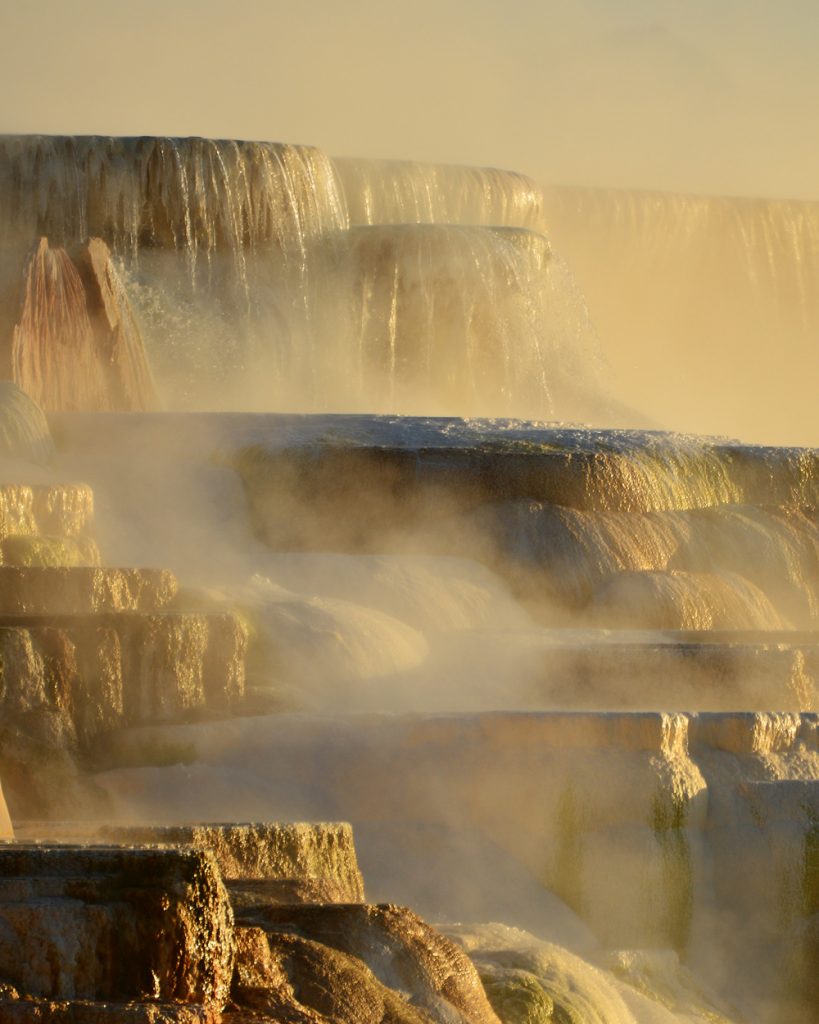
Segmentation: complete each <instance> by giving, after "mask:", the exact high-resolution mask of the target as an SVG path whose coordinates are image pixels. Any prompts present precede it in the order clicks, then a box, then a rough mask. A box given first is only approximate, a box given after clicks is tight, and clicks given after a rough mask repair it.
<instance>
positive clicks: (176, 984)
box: [0, 844, 234, 1020]
mask: <svg viewBox="0 0 819 1024" xmlns="http://www.w3.org/2000/svg"><path fill="white" fill-rule="evenodd" d="M0 925H1V926H0V979H2V980H3V981H4V982H6V983H8V984H10V985H12V986H13V987H14V988H15V989H17V990H18V991H19V992H22V993H25V994H27V995H32V996H35V997H39V998H42V999H56V1000H77V999H78V1000H91V1001H94V1002H112V1001H113V1002H124V1001H127V1000H146V999H156V1000H160V1001H162V1000H164V1001H179V1002H181V1003H193V1004H198V1005H200V1006H204V1007H205V1008H207V1009H212V1010H219V1009H221V1007H222V1006H223V1005H224V1003H225V1001H226V1000H227V997H228V992H229V986H230V981H231V976H232V970H233V957H234V949H233V913H232V910H231V907H230V902H229V900H228V896H227V892H226V890H225V888H224V885H223V883H222V880H221V878H220V875H219V871H218V868H217V866H216V863H215V861H214V859H213V858H212V857H211V856H210V855H209V854H208V853H207V852H205V851H202V850H192V849H190V848H187V849H185V848H180V849H176V850H171V849H156V848H142V849H140V848H136V847H131V848H128V847H73V846H49V845H32V844H8V845H3V846H0ZM57 1019H59V1018H57ZM66 1019H69V1020H70V1019H72V1018H71V1017H68V1018H66ZM89 1019H93V1018H89ZM109 1019H110V1018H109Z"/></svg>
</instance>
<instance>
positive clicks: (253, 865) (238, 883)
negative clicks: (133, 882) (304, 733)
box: [17, 821, 364, 905]
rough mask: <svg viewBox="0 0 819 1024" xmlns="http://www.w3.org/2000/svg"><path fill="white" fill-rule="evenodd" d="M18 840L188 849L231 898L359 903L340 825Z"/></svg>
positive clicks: (26, 833)
mask: <svg viewBox="0 0 819 1024" xmlns="http://www.w3.org/2000/svg"><path fill="white" fill-rule="evenodd" d="M17 834H18V837H19V838H25V839H38V840H43V839H52V840H53V839H57V840H60V841H71V842H95V843H96V842H103V843H123V844H126V845H137V846H139V845H147V844H159V845H163V846H164V845H168V846H177V845H187V846H192V847H194V848H195V849H200V850H208V851H210V852H211V853H212V854H213V855H214V857H215V858H216V863H217V864H218V866H219V870H220V872H221V874H222V877H223V878H224V879H225V881H226V882H227V883H228V886H229V889H230V891H231V898H232V899H233V897H234V892H235V893H238V894H239V896H240V899H241V900H242V902H244V903H245V904H247V905H263V904H266V903H300V902H318V903H321V902H328V903H330V902H334V903H356V902H362V901H363V899H364V881H363V879H362V877H361V872H360V870H359V867H358V860H357V857H356V850H355V842H354V839H353V829H352V826H351V825H349V824H347V823H346V822H318V823H313V822H309V823H307V822H297V823H293V824H283V823H278V822H276V823H253V824H233V823H231V824H203V825H103V826H100V825H98V824H95V823H93V822H87V823H82V822H47V821H41V822H35V821H29V822H24V823H22V824H21V825H19V826H18V831H17Z"/></svg>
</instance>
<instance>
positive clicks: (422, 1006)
mask: <svg viewBox="0 0 819 1024" xmlns="http://www.w3.org/2000/svg"><path fill="white" fill-rule="evenodd" d="M237 921H238V923H239V924H240V925H242V926H245V927H251V928H258V929H260V930H261V931H262V932H264V933H266V936H267V941H268V943H269V945H270V949H271V953H272V957H273V959H274V961H275V960H279V962H280V963H281V962H282V961H284V963H283V967H284V972H285V973H286V974H287V975H288V976H289V977H291V978H294V979H296V980H300V981H301V986H297V991H298V990H299V988H301V991H303V990H304V988H305V987H307V986H305V985H304V980H303V979H304V975H305V974H311V975H313V976H315V975H319V976H320V975H321V974H324V976H325V977H331V976H332V975H333V974H338V980H339V982H340V983H341V988H339V989H338V990H336V989H335V988H333V987H330V992H327V993H326V995H325V996H324V999H325V1002H324V1005H319V1006H315V1007H314V1008H315V1009H317V1010H319V1012H321V1013H324V1014H325V1015H326V1016H328V1017H330V1018H331V1019H332V1018H333V1017H334V1016H335V1014H336V1013H338V1006H337V1005H336V1004H335V1000H336V999H339V1001H343V1000H344V999H345V998H346V1000H349V999H350V998H351V996H352V995H353V994H354V990H355V987H356V985H359V984H361V985H362V988H361V991H360V993H359V998H361V1002H362V1004H363V1006H366V1005H367V998H366V992H367V989H368V988H373V986H372V983H371V981H370V978H371V977H374V978H375V979H377V981H378V982H380V986H386V987H388V988H391V989H395V990H397V991H398V992H402V993H405V994H406V999H407V1001H408V1003H409V1004H410V1006H409V1009H410V1010H412V1011H414V1012H413V1013H407V1014H406V1015H405V1016H396V1015H395V1010H394V1008H393V1007H390V1006H388V1005H385V1007H384V1009H383V1010H381V1011H380V1015H379V1012H378V1010H377V1009H376V1007H377V1006H378V1003H376V1004H375V1006H373V1008H372V1010H371V1011H370V1012H369V1013H367V1014H365V1015H362V1016H360V1017H359V1016H357V1015H354V1014H353V1013H349V1011H348V1015H346V1016H343V1017H341V1019H342V1020H355V1021H358V1020H359V1019H361V1020H365V1021H367V1020H373V1021H382V1020H395V1021H404V1020H406V1021H415V1020H427V1021H439V1022H441V1024H448V1022H450V1021H462V1022H466V1021H469V1022H474V1024H497V1021H498V1018H497V1017H496V1016H495V1014H494V1012H493V1010H492V1008H491V1007H490V1005H489V1002H488V1000H487V998H486V994H485V993H484V990H483V987H482V985H481V982H480V979H479V978H478V974H477V971H476V970H475V968H474V966H473V964H472V963H471V962H470V960H469V959H468V957H467V956H466V955H465V954H464V953H463V952H462V951H461V950H460V949H459V948H458V947H457V946H456V945H455V944H454V943H453V942H451V941H450V940H449V939H447V938H445V937H444V936H443V935H442V934H441V933H440V932H438V931H436V930H435V929H434V928H431V927H430V926H429V925H428V924H426V923H425V922H424V921H422V920H421V918H419V917H418V916H417V914H414V913H413V912H412V911H411V910H408V909H407V908H406V907H397V906H392V905H389V904H379V905H372V904H370V905H368V904H360V903H358V904H335V905H330V906H315V905H309V904H306V905H300V906H280V907H267V908H264V909H261V908H259V909H257V910H255V911H254V912H251V913H247V914H244V915H243V914H241V913H240V914H239V916H238V917H237ZM254 941H257V942H258V941H259V939H258V935H257V936H256V937H255V939H254ZM328 950H329V951H331V952H328ZM336 953H341V954H343V957H341V958H339V957H337V956H336V955H335V954H336ZM353 958H354V962H353V963H351V960H353ZM362 968H363V970H362ZM353 971H354V972H355V973H353ZM345 975H346V976H345ZM300 976H301V977H300ZM357 979H358V980H357ZM313 984H315V982H314V983H313ZM332 984H333V983H331V986H332ZM325 986H327V982H325V985H324V986H322V987H325ZM380 986H378V987H377V991H379V993H380V992H381V988H380ZM328 987H329V986H328ZM344 989H348V990H349V994H348V992H345V991H344ZM419 1011H420V1012H419ZM359 1012H360V1011H359Z"/></svg>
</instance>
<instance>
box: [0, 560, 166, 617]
mask: <svg viewBox="0 0 819 1024" xmlns="http://www.w3.org/2000/svg"><path fill="white" fill-rule="evenodd" d="M176 591H177V583H176V578H175V576H174V574H173V573H172V572H170V571H169V570H167V569H107V568H106V569H104V568H101V567H99V566H70V567H52V566H32V567H22V566H10V565H2V566H0V616H6V615H77V614H83V615H91V614H99V613H106V612H137V611H139V612H155V611H159V610H160V609H161V608H164V607H165V606H166V605H168V604H169V602H170V601H172V600H173V598H174V596H175V594H176Z"/></svg>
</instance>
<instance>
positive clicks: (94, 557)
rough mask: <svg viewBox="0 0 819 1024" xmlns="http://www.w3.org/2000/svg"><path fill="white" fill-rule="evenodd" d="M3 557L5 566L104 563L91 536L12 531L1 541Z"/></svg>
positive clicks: (0, 553)
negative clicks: (29, 533) (62, 535)
mask: <svg viewBox="0 0 819 1024" xmlns="http://www.w3.org/2000/svg"><path fill="white" fill-rule="evenodd" d="M0 560H2V564H3V565H13V566H19V567H23V568H37V567H47V568H55V569H60V568H71V567H73V566H97V565H100V564H101V563H102V557H101V555H100V552H99V548H98V547H97V545H96V542H95V541H94V540H92V539H91V538H90V537H82V536H80V537H61V536H53V535H48V536H42V535H40V534H31V535H25V534H12V535H11V536H9V537H6V538H4V539H3V540H0Z"/></svg>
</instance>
